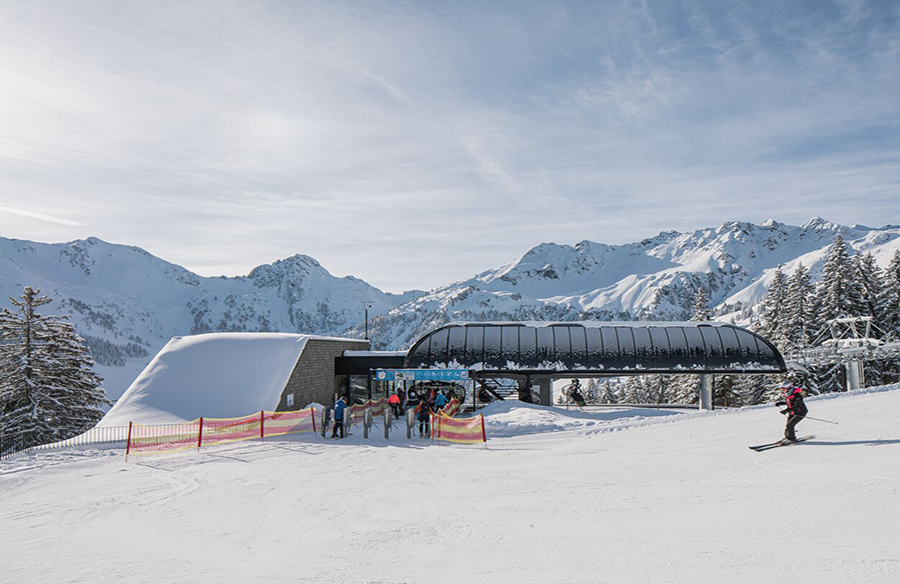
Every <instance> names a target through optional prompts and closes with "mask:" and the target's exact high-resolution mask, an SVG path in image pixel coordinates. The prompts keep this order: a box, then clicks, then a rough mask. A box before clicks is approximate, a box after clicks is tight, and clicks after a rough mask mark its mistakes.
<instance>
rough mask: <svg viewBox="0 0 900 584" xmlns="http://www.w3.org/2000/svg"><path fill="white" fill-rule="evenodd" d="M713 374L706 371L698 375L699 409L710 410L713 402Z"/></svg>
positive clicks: (713, 406)
mask: <svg viewBox="0 0 900 584" xmlns="http://www.w3.org/2000/svg"><path fill="white" fill-rule="evenodd" d="M712 388H713V376H712V375H709V374H707V373H704V374H701V375H700V409H701V410H712V409H714V408H715V405H714V404H713V392H712Z"/></svg>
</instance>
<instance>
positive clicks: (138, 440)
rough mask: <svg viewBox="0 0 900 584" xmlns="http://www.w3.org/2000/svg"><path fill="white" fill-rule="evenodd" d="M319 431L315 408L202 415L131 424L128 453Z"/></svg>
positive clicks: (159, 450)
mask: <svg viewBox="0 0 900 584" xmlns="http://www.w3.org/2000/svg"><path fill="white" fill-rule="evenodd" d="M315 431H316V412H315V410H314V409H313V408H312V407H308V408H305V409H302V410H299V411H293V412H267V411H261V412H259V413H258V414H252V415H249V416H243V417H240V418H199V419H197V420H194V421H192V422H188V423H186V424H171V425H165V426H145V425H143V424H134V423H132V424H129V430H128V438H127V444H126V446H125V456H126V458H127V457H128V455H129V454H162V453H167V452H178V451H180V450H189V449H193V448H202V447H204V446H213V445H216V444H226V443H228V442H238V441H241V440H252V439H254V438H266V437H269V436H283V435H285V434H297V433H300V432H315Z"/></svg>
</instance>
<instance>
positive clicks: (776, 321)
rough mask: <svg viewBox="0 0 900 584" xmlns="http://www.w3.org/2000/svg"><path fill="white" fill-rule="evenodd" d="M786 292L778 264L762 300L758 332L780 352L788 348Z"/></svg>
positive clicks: (786, 288)
mask: <svg viewBox="0 0 900 584" xmlns="http://www.w3.org/2000/svg"><path fill="white" fill-rule="evenodd" d="M787 290H788V287H787V283H786V282H785V278H784V272H782V271H781V264H779V265H778V267H777V268H775V274H774V276H773V277H772V282H771V283H770V284H769V290H768V292H767V293H766V297H765V299H764V300H763V314H762V326H761V327H760V330H759V332H760V334H762V335H763V336H764V337H766V338H768V339H769V340H770V341H772V342H773V343H775V346H776V347H778V349H779V350H781V351H784V350H785V349H787V348H788V346H787V345H788V334H787V332H786V331H787V329H786V324H785V317H786V312H787Z"/></svg>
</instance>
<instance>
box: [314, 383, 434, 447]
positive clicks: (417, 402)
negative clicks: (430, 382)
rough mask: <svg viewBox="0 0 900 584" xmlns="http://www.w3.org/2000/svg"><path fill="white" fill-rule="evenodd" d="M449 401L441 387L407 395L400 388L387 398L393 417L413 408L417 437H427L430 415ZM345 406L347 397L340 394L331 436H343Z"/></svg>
mask: <svg viewBox="0 0 900 584" xmlns="http://www.w3.org/2000/svg"><path fill="white" fill-rule="evenodd" d="M449 403H450V399H449V398H448V397H447V395H446V394H445V393H444V390H443V389H435V388H433V387H432V388H428V389H427V391H424V392H423V394H422V396H421V397H419V393H418V392H416V391H414V390H410V392H409V396H407V395H406V392H405V391H403V390H402V389H398V390H396V391H394V392H393V393H392V394H391V396H390V397H389V398H388V405H389V406H390V408H391V414H392V415H393V417H394V418H396V419H399V418H401V417H403V415H404V413H405V412H406V411H407V409H409V408H415V410H414V411H415V419H416V422H417V423H418V427H419V437H420V438H428V437H430V436H431V415H432V414H434V413H436V412H439V411H441V410H443V409H444V407H446V405H447V404H449ZM346 408H347V398H345V397H343V396H341V397H339V398H338V400H337V401H336V402H335V404H334V428H333V429H332V431H331V437H332V438H337V437H338V435H340V437H341V438H343V437H344V410H345V409H346Z"/></svg>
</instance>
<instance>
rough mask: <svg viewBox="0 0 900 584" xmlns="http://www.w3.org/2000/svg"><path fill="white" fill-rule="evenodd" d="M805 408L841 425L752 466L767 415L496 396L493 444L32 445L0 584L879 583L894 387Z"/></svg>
mask: <svg viewBox="0 0 900 584" xmlns="http://www.w3.org/2000/svg"><path fill="white" fill-rule="evenodd" d="M808 403H809V406H810V410H811V412H810V414H811V415H812V416H816V417H820V418H823V419H828V420H833V421H837V422H839V425H834V424H825V423H822V422H816V421H813V420H806V421H804V422H803V423H802V424H801V425H800V427H799V430H800V431H801V433H802V434H807V433H814V434H816V435H817V437H816V438H815V439H814V440H812V441H810V442H807V443H804V444H801V445H796V446H789V447H786V448H779V449H775V450H772V451H768V452H764V453H756V452H752V451H750V450H749V449H748V448H747V445H749V444H756V443H760V442H766V441H770V440H772V439H775V438H777V437H778V436H779V435H780V433H781V429H782V425H783V418H782V417H781V416H779V415H778V414H777V412H776V410H775V408H774V407H771V406H768V407H762V406H758V407H753V408H746V409H742V410H730V411H717V412H694V413H689V414H676V413H673V412H671V411H663V412H656V411H648V410H638V411H629V410H599V411H597V413H593V414H588V413H585V412H578V411H570V412H566V410H563V409H548V408H541V407H536V406H519V407H511V406H509V405H505V404H503V405H499V406H495V407H494V408H493V409H491V408H489V409H488V410H487V412H486V418H487V421H488V435H489V444H488V448H487V449H485V448H483V447H477V446H476V447H459V446H435V445H431V444H429V443H428V442H426V441H423V440H419V439H415V440H412V441H406V440H405V438H404V439H400V440H397V439H392V440H391V441H390V442H385V441H384V439H383V438H381V439H377V438H376V439H373V440H371V441H369V442H363V440H362V439H361V437H360V435H359V434H360V433H359V432H358V431H355V432H354V435H353V436H351V437H349V438H348V439H346V440H344V441H335V440H329V439H321V438H315V437H312V436H302V437H283V438H280V439H268V440H267V441H266V442H265V443H262V442H258V441H254V442H243V443H237V444H232V445H227V446H222V447H216V448H209V449H206V450H204V451H201V452H191V453H182V454H175V455H167V456H146V457H132V458H131V459H130V460H129V462H128V463H125V462H124V460H123V456H122V454H123V453H122V451H121V450H116V449H113V450H98V449H85V450H69V451H60V452H47V451H44V452H38V453H35V454H29V455H25V456H21V457H18V458H15V459H11V460H7V461H3V462H0V492H2V493H3V494H4V505H3V506H0V530H2V533H3V535H4V539H3V541H4V544H3V545H2V546H0V581H3V582H12V583H18V582H73V583H94V582H106V581H116V582H122V583H125V584H127V583H142V582H150V581H153V582H175V583H181V582H184V583H188V582H206V581H216V582H222V583H239V582H240V583H244V582H273V583H288V582H310V583H313V582H315V583H320V582H377V583H395V582H406V583H442V582H447V583H450V582H459V581H466V582H485V583H538V582H541V583H543V582H568V583H573V582H603V583H626V582H627V583H631V582H640V583H657V582H660V583H673V584H674V583H678V584H681V583H684V584H706V583H709V584H721V583H723V582H728V583H729V584H743V583H747V584H757V583H761V582H791V583H793V584H846V583H847V582H865V583H866V584H894V583H895V582H897V581H900V546H898V544H897V542H898V541H900V507H898V505H897V500H898V495H900V466H898V465H897V464H896V461H897V457H898V453H900V436H898V433H897V430H896V419H897V417H898V416H900V386H895V387H893V388H887V389H882V390H865V391H863V392H859V393H854V394H830V395H828V396H823V397H814V398H810V399H809V400H808ZM650 414H655V415H652V416H651V415H650ZM536 431H537V432H539V433H532V432H536ZM376 434H377V433H376Z"/></svg>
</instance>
